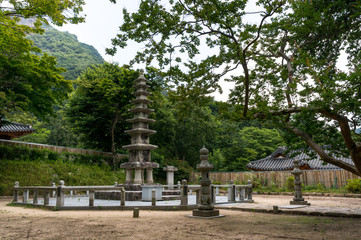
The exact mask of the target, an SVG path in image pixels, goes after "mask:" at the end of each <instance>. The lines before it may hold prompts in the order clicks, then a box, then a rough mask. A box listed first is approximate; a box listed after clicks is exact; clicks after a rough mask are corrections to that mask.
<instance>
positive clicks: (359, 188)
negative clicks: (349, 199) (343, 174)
mask: <svg viewBox="0 0 361 240" xmlns="http://www.w3.org/2000/svg"><path fill="white" fill-rule="evenodd" d="M346 189H347V190H348V191H350V192H352V193H361V179H349V180H347V185H346Z"/></svg>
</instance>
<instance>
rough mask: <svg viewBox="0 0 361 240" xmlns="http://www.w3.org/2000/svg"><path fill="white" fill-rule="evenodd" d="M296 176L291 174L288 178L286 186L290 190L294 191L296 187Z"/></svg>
mask: <svg viewBox="0 0 361 240" xmlns="http://www.w3.org/2000/svg"><path fill="white" fill-rule="evenodd" d="M294 182H295V178H294V177H293V176H289V177H288V178H287V180H286V184H285V188H286V189H287V190H288V191H293V190H294V189H295V183H294Z"/></svg>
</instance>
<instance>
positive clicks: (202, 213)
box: [189, 209, 224, 218]
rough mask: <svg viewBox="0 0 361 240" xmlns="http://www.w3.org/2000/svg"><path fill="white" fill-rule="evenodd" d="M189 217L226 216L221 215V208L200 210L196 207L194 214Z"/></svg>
mask: <svg viewBox="0 0 361 240" xmlns="http://www.w3.org/2000/svg"><path fill="white" fill-rule="evenodd" d="M189 217H198V218H216V217H224V215H219V210H214V209H213V210H199V209H194V210H193V215H192V216H189Z"/></svg>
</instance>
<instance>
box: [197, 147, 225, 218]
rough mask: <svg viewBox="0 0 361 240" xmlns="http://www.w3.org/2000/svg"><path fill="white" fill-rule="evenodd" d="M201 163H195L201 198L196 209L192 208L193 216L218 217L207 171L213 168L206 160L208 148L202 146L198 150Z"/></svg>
mask: <svg viewBox="0 0 361 240" xmlns="http://www.w3.org/2000/svg"><path fill="white" fill-rule="evenodd" d="M199 153H200V159H201V163H200V164H198V165H197V169H198V170H199V171H200V172H201V176H202V178H201V180H200V183H201V199H200V204H199V205H198V209H194V210H193V217H204V218H208V217H218V216H220V215H219V210H215V209H214V206H213V201H212V194H211V183H212V182H211V180H209V171H210V170H212V169H213V166H212V164H210V163H209V162H208V153H209V151H208V149H207V148H205V147H203V148H202V149H201V150H200V152H199Z"/></svg>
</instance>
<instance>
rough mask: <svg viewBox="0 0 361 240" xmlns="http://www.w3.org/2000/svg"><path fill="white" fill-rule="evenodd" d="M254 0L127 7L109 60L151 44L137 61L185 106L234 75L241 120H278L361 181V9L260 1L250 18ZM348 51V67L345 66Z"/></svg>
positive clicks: (345, 4)
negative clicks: (328, 148)
mask: <svg viewBox="0 0 361 240" xmlns="http://www.w3.org/2000/svg"><path fill="white" fill-rule="evenodd" d="M112 2H115V1H113V0H112ZM251 3H253V1H243V0H242V1H241V0H232V1H222V0H214V1H190V0H184V1H167V3H165V2H164V1H158V0H156V1H155V0H144V1H141V2H140V4H139V8H138V10H137V11H136V12H134V13H130V12H129V11H127V9H124V11H123V19H124V21H123V22H122V24H121V26H120V32H119V33H117V35H116V36H115V38H114V39H113V40H112V43H113V48H111V49H108V53H110V54H114V53H115V52H116V51H117V48H121V49H125V48H126V47H127V44H128V43H129V42H132V41H136V42H138V43H142V44H144V45H145V49H142V51H139V52H137V54H136V55H135V56H134V59H133V60H132V61H131V62H137V63H140V62H141V63H145V64H148V65H150V64H154V65H155V64H157V65H159V66H160V69H161V71H163V72H164V76H165V77H166V78H167V80H169V81H170V82H172V84H174V87H175V88H176V90H177V93H178V94H179V95H180V96H181V98H180V99H182V96H183V99H187V98H188V96H190V97H189V98H190V99H194V98H195V96H196V98H199V99H202V98H201V96H205V95H207V94H209V93H211V92H214V91H215V90H217V89H219V88H220V84H219V83H220V82H219V80H221V79H222V77H224V76H227V77H228V76H229V77H228V78H229V79H228V80H230V81H232V82H234V83H235V88H234V89H233V92H232V94H231V101H232V102H233V103H234V104H235V105H236V106H238V107H239V108H240V109H241V116H242V117H243V118H245V119H247V118H248V119H249V118H259V119H266V120H267V121H269V120H272V121H274V123H275V124H276V126H277V127H283V128H284V129H287V131H288V132H289V133H292V134H293V136H294V137H293V139H292V141H288V143H289V144H291V143H295V144H292V145H293V146H294V147H296V148H300V147H301V146H300V145H301V144H303V145H306V144H307V145H308V146H310V147H311V148H312V149H313V150H314V151H315V152H316V153H317V154H319V155H320V157H321V159H322V160H323V161H325V162H327V163H331V164H334V165H336V166H339V167H341V168H343V169H346V170H348V171H350V172H352V173H354V174H356V175H359V176H361V145H360V144H357V143H358V142H360V138H361V137H360V135H358V134H355V133H354V131H355V130H356V129H357V128H360V123H361V117H360V116H361V110H360V109H361V101H359V100H360V97H361V95H360V87H361V85H360V83H361V75H360V72H361V71H360V69H361V65H360V63H361V61H360V59H361V57H360V54H361V44H360V36H361V29H360V27H359V26H360V24H361V17H360V16H361V2H360V1H353V0H348V1H344V0H335V1H328V0H313V1H279V0H271V1H264V0H259V1H257V7H258V10H259V11H256V12H248V11H247V9H248V8H247V7H249V6H250V5H251ZM253 14H258V15H257V17H255V18H254V21H252V22H250V21H248V19H247V18H246V17H247V16H253ZM355 26H356V27H355ZM343 51H345V52H346V53H347V70H341V69H338V66H337V63H338V61H339V60H341V59H340V55H341V53H342V52H343ZM292 134H288V135H292ZM296 140H297V141H296ZM323 145H333V147H334V149H335V152H342V153H343V155H344V156H351V158H352V160H353V162H354V165H350V164H347V163H345V162H343V161H342V160H340V159H338V158H337V157H334V156H333V155H332V153H331V154H328V153H326V152H325V151H323V150H322V146H323ZM303 147H304V146H303Z"/></svg>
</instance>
